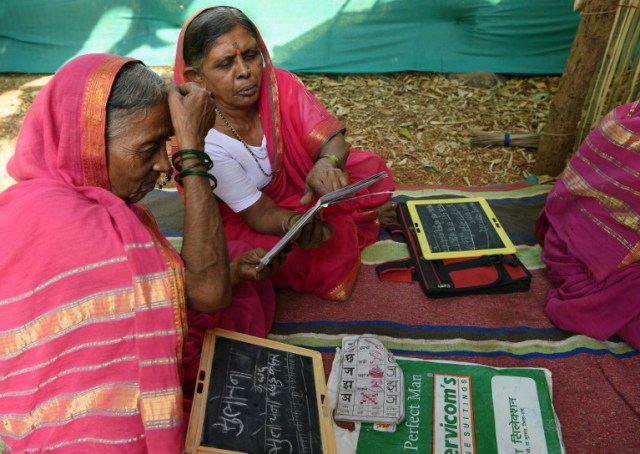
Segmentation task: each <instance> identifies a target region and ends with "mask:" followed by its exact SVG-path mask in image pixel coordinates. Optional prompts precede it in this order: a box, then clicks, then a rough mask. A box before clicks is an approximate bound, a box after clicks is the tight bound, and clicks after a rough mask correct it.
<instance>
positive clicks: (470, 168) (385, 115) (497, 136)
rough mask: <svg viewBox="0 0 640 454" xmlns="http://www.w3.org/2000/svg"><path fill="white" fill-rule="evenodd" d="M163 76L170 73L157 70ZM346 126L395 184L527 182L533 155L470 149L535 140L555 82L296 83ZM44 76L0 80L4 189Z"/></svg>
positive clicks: (345, 79) (471, 77)
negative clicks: (517, 136)
mask: <svg viewBox="0 0 640 454" xmlns="http://www.w3.org/2000/svg"><path fill="white" fill-rule="evenodd" d="M153 69H154V70H156V71H157V72H158V73H160V74H161V75H163V76H167V77H168V76H170V74H171V68H169V67H154V68H153ZM299 76H300V78H301V79H302V81H303V82H304V83H305V84H306V85H307V86H308V87H309V88H310V89H311V90H312V91H313V93H315V95H316V96H317V97H318V98H319V99H320V100H321V101H322V102H323V103H325V105H326V106H327V108H328V109H329V111H330V112H332V113H333V114H334V115H336V116H337V117H338V118H340V119H341V120H342V121H343V122H344V124H345V125H346V126H347V129H348V133H347V139H348V141H349V142H350V143H351V145H352V146H353V147H355V148H362V149H366V150H370V151H373V152H375V153H378V154H379V155H381V156H382V157H383V158H384V159H385V160H386V161H387V163H388V165H389V166H390V167H391V169H392V171H393V174H394V177H395V179H396V181H397V184H399V185H415V184H451V185H469V186H476V185H485V184H500V183H510V182H515V181H521V180H523V179H525V178H527V177H528V176H530V174H531V171H532V170H531V169H532V168H533V164H534V162H535V158H536V153H535V148H523V147H513V146H511V147H504V146H499V145H491V146H479V145H472V143H471V141H472V139H473V138H476V139H477V138H478V137H479V133H478V131H485V132H489V133H492V134H490V137H491V139H490V140H489V141H490V142H491V143H494V144H497V143H501V141H502V137H503V133H505V132H506V133H511V134H514V133H531V134H533V133H538V132H539V131H541V130H542V127H543V126H544V123H545V121H546V118H547V114H548V110H549V103H550V101H551V98H552V97H553V94H554V93H555V91H556V89H557V86H558V82H559V77H558V76H536V77H515V76H512V77H506V76H496V75H493V74H488V73H476V74H462V75H446V74H436V73H413V72H412V73H393V74H374V75H310V74H300V75H299ZM50 77H51V76H50V75H35V74H9V73H3V74H0V190H3V189H5V188H6V187H7V186H9V185H10V184H12V183H13V180H12V179H11V178H10V177H9V176H8V175H7V173H6V163H7V161H8V160H9V157H10V156H11V154H12V153H13V149H14V146H15V140H16V136H17V133H18V131H19V129H20V125H21V124H22V120H23V118H24V115H25V113H26V112H27V110H28V108H29V106H30V105H31V102H32V101H33V98H34V97H35V96H36V94H37V93H38V92H39V90H40V89H41V88H42V87H43V86H44V84H45V83H46V82H47V81H48V80H49V79H50Z"/></svg>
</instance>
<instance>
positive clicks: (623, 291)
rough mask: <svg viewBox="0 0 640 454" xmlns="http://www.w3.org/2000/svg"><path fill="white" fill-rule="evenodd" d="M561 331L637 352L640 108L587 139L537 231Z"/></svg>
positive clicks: (551, 308)
mask: <svg viewBox="0 0 640 454" xmlns="http://www.w3.org/2000/svg"><path fill="white" fill-rule="evenodd" d="M536 232H537V234H538V241H539V242H540V244H541V245H542V246H543V248H542V258H543V260H544V262H545V264H546V265H547V268H548V270H549V275H550V276H551V279H552V281H553V283H554V284H555V288H554V289H553V290H551V292H550V293H549V295H548V298H547V304H546V312H547V314H548V316H549V317H550V318H551V320H552V321H553V322H554V323H555V324H556V325H557V326H558V327H560V328H562V329H566V330H568V331H573V332H576V333H581V334H586V335H588V336H592V337H595V338H596V339H601V340H605V339H607V338H609V337H611V336H613V335H614V334H617V335H619V336H620V337H621V338H623V339H624V340H625V341H626V342H627V343H629V344H630V345H632V346H633V347H634V348H635V349H637V350H640V291H638V290H639V289H640V104H639V103H638V102H634V103H630V104H625V105H622V106H619V107H617V108H616V109H614V110H613V111H612V112H610V113H609V114H607V115H606V116H605V117H604V119H603V120H602V121H601V122H600V124H599V125H598V126H597V127H596V128H595V129H594V130H593V131H591V132H590V133H589V135H588V136H587V138H586V139H585V140H584V142H583V143H582V145H581V146H580V148H579V150H578V151H577V152H576V153H575V155H574V156H573V157H572V158H571V160H570V161H569V163H568V164H567V167H566V169H565V170H564V172H563V173H562V176H561V178H560V179H559V180H558V182H557V183H556V184H555V186H554V187H553V189H552V190H551V192H550V193H549V196H548V198H547V202H546V205H545V208H544V210H543V212H542V213H541V216H540V218H539V219H538V222H537V225H536Z"/></svg>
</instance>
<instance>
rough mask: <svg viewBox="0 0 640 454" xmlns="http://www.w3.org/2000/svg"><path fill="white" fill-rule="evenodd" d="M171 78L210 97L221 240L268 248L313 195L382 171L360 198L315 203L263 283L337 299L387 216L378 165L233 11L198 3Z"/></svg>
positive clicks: (387, 190)
mask: <svg viewBox="0 0 640 454" xmlns="http://www.w3.org/2000/svg"><path fill="white" fill-rule="evenodd" d="M174 78H175V80H176V81H177V82H184V81H185V80H191V81H194V82H196V83H198V84H200V85H201V86H203V87H205V88H206V89H207V90H208V91H209V92H210V93H211V94H212V95H213V96H214V98H215V99H216V106H217V115H218V121H216V125H215V128H213V129H212V130H211V131H210V132H209V134H208V136H207V138H206V142H205V149H206V152H207V153H208V154H209V155H210V156H211V158H212V160H213V162H214V163H215V166H214V168H213V173H214V175H215V176H216V178H218V180H219V181H220V186H219V189H218V190H216V195H217V196H218V197H219V198H220V200H221V201H222V202H223V203H221V207H220V210H221V213H222V216H223V220H224V225H225V231H226V233H227V237H228V238H229V239H236V238H241V239H243V240H245V241H247V242H249V243H250V244H251V245H253V246H256V247H262V248H264V249H270V248H271V247H272V246H273V245H274V244H275V243H276V242H277V241H278V240H279V239H280V238H281V237H282V236H283V235H284V234H285V233H286V232H287V231H288V229H289V228H290V227H291V226H292V225H293V223H294V222H295V221H296V220H297V219H298V218H299V216H300V213H302V212H304V211H306V209H308V208H309V207H310V206H311V204H312V203H314V202H315V201H316V200H317V196H318V195H323V194H325V193H327V192H331V191H333V190H336V189H339V188H341V187H343V186H345V185H346V184H348V183H349V182H356V181H359V180H361V179H363V178H365V177H368V176H371V175H373V174H374V173H378V172H380V171H384V172H386V173H387V174H388V175H389V177H388V178H384V179H382V180H379V181H378V182H376V183H374V184H373V185H372V186H370V187H369V188H367V190H365V191H366V192H362V193H360V195H362V194H370V196H368V197H362V198H359V199H356V200H353V201H352V202H346V203H342V204H338V205H334V206H331V207H328V208H326V209H324V210H323V212H322V219H316V220H314V223H313V224H311V225H310V226H308V228H307V229H306V230H305V231H304V232H303V233H302V234H301V236H300V237H298V239H297V243H298V244H299V245H300V246H301V247H299V248H296V249H294V250H293V251H292V252H290V253H289V255H288V257H287V261H286V263H285V264H284V265H283V266H282V267H281V268H280V269H279V270H278V272H277V273H276V274H275V275H274V277H273V279H272V280H273V282H274V284H275V285H276V287H290V288H292V289H294V290H296V291H299V292H314V293H316V294H317V295H318V296H320V297H322V298H325V299H330V300H337V301H341V300H345V299H347V298H348V297H349V296H350V294H351V292H352V290H353V288H354V285H355V282H356V277H357V274H358V271H359V267H360V251H361V249H362V248H364V247H365V246H367V245H369V244H371V243H373V242H375V241H376V239H377V238H378V233H379V228H380V221H382V222H385V221H386V220H390V218H392V217H393V216H394V215H395V214H394V207H393V206H392V204H391V203H390V202H389V200H390V198H391V192H392V191H393V189H394V183H393V179H392V178H391V173H390V171H389V169H388V168H387V166H386V165H385V163H384V161H383V160H382V159H381V158H380V157H379V156H377V155H375V154H373V153H368V152H364V151H359V150H350V149H349V147H348V145H347V143H346V141H345V138H344V132H345V128H344V126H343V125H342V124H341V123H340V122H339V121H338V120H337V119H336V118H334V117H333V116H331V115H330V114H329V113H328V112H327V110H326V109H325V108H324V106H323V105H322V104H321V103H320V102H319V101H318V100H317V99H316V98H315V97H314V96H313V95H312V94H311V92H309V91H308V90H307V89H306V88H305V87H304V86H303V85H302V83H301V82H300V80H299V79H298V78H296V77H295V76H294V75H293V74H291V73H289V72H287V71H284V70H282V69H277V68H274V67H273V65H272V64H271V60H270V57H269V54H268V52H267V49H266V47H265V46H264V43H263V42H262V40H261V38H260V35H259V32H258V30H257V29H256V27H255V25H254V24H253V23H252V22H251V21H250V20H249V19H248V18H247V17H246V15H244V13H242V12H241V11H240V10H238V9H236V8H233V7H226V6H223V7H213V8H208V9H205V10H203V11H201V12H199V13H196V14H195V15H193V16H192V17H191V18H190V19H189V20H188V21H187V22H186V23H185V24H184V26H183V28H182V32H181V34H180V38H179V41H178V46H177V51H176V63H175V68H174ZM223 182H224V184H223Z"/></svg>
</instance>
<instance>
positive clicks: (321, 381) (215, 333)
mask: <svg viewBox="0 0 640 454" xmlns="http://www.w3.org/2000/svg"><path fill="white" fill-rule="evenodd" d="M220 337H224V338H228V339H231V340H236V341H239V342H246V343H249V344H254V345H256V346H259V347H264V348H270V349H274V350H279V351H282V352H286V353H293V354H295V355H300V356H304V357H308V358H310V359H311V361H312V363H313V375H314V384H315V389H316V399H315V401H316V404H317V411H318V417H319V425H320V436H321V442H322V453H326V454H335V452H336V451H335V439H334V434H333V426H332V420H331V409H330V406H329V397H328V393H327V385H326V380H325V377H324V367H323V364H322V355H321V354H320V353H319V352H316V351H314V350H309V349H306V348H302V347H297V346H294V345H288V344H284V343H281V342H276V341H272V340H269V339H262V338H259V337H255V336H249V335H246V334H240V333H235V332H232V331H227V330H224V329H220V328H216V329H212V330H209V331H207V332H206V333H205V338H204V342H203V346H202V355H201V357H200V366H199V370H198V378H197V381H196V387H195V393H194V398H193V406H192V408H191V415H190V418H189V427H188V430H187V438H186V444H185V452H186V453H187V454H238V453H243V451H234V450H228V449H222V448H213V447H209V446H202V445H201V444H202V443H201V440H202V435H203V424H204V421H205V415H206V410H207V408H206V403H207V401H208V393H209V387H210V382H211V379H212V377H215V371H214V372H213V373H212V372H211V367H212V365H213V361H214V356H215V345H216V339H217V338H220Z"/></svg>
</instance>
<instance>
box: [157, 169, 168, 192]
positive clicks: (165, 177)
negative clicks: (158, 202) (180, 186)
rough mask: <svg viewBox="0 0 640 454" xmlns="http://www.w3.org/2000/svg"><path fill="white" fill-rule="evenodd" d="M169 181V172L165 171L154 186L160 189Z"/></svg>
mask: <svg viewBox="0 0 640 454" xmlns="http://www.w3.org/2000/svg"><path fill="white" fill-rule="evenodd" d="M170 181H171V172H165V173H163V174H162V178H161V179H158V183H157V184H156V187H157V188H158V189H160V190H162V188H164V187H165V186H166V185H167V184H169V182H170Z"/></svg>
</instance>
